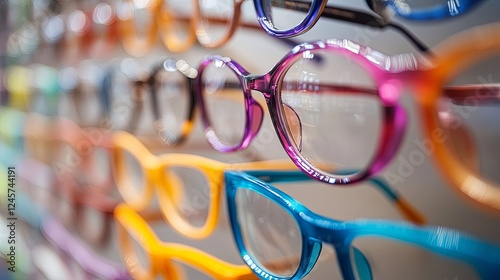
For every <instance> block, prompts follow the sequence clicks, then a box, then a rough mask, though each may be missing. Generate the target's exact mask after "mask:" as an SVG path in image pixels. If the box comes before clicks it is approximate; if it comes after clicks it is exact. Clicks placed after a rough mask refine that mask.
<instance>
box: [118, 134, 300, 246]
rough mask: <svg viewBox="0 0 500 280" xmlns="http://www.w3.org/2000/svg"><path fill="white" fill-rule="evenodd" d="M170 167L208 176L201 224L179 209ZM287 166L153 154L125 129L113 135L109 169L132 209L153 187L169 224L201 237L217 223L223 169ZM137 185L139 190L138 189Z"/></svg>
mask: <svg viewBox="0 0 500 280" xmlns="http://www.w3.org/2000/svg"><path fill="white" fill-rule="evenodd" d="M125 153H128V154H129V155H131V156H132V157H133V159H134V160H135V161H137V163H138V164H139V165H140V168H141V172H142V174H143V181H142V186H134V185H133V183H132V180H130V176H131V175H130V171H129V170H128V169H127V166H126V165H125V164H126V163H125V162H126V160H125ZM174 167H185V168H190V169H195V170H196V171H198V172H200V173H202V174H203V175H204V176H205V178H206V180H208V188H209V190H208V193H207V194H204V195H206V196H207V199H208V200H209V204H208V205H209V209H208V216H207V218H206V221H205V223H204V224H203V225H202V226H199V227H198V226H194V225H191V224H190V223H189V222H188V221H186V220H185V219H184V218H183V217H182V214H181V213H180V211H179V210H180V209H182V205H179V204H180V202H179V199H180V198H181V197H183V196H184V190H183V189H182V188H181V186H182V182H180V181H179V180H180V178H178V176H176V175H175V173H174V172H173V171H171V169H172V168H174ZM269 168H272V169H290V168H294V169H295V167H294V166H293V164H292V163H291V162H290V161H289V160H277V161H264V162H251V163H238V164H227V163H222V162H218V161H215V160H211V159H208V158H204V157H201V156H196V155H191V154H175V153H166V154H162V155H159V156H156V155H153V154H152V153H151V152H150V151H149V150H148V149H147V148H146V147H145V146H144V145H143V144H142V143H141V141H140V140H139V139H137V138H136V137H135V136H134V135H132V134H130V133H127V132H115V133H114V135H113V173H114V179H115V182H116V186H117V187H118V190H119V192H120V194H121V195H122V197H123V199H124V200H125V202H126V203H127V204H128V205H129V206H130V207H132V208H133V209H134V210H136V211H142V210H144V209H146V208H147V207H148V206H149V205H150V204H151V202H152V200H153V196H154V193H155V190H156V194H157V195H158V201H159V202H160V208H161V210H162V213H163V214H164V217H165V219H166V220H167V221H169V223H170V224H171V225H172V227H173V228H174V229H175V230H176V231H178V232H179V233H181V234H182V235H184V236H188V237H190V238H197V239H200V238H204V237H206V236H208V235H210V234H211V233H212V232H213V231H214V229H215V226H216V225H217V222H218V217H219V211H220V198H221V192H222V184H223V182H222V179H223V172H224V170H226V169H244V170H247V169H250V170H252V169H259V170H260V169H269ZM138 189H140V190H138Z"/></svg>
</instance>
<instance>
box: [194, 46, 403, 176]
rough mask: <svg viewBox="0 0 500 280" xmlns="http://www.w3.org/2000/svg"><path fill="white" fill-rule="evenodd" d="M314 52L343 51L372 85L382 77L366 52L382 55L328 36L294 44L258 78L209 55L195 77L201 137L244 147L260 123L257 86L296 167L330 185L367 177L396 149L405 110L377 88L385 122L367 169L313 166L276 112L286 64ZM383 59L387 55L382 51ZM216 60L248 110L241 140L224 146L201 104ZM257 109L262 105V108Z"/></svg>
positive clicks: (215, 144)
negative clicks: (335, 170)
mask: <svg viewBox="0 0 500 280" xmlns="http://www.w3.org/2000/svg"><path fill="white" fill-rule="evenodd" d="M314 50H326V51H329V52H333V53H340V54H342V55H349V56H350V58H352V59H353V60H354V61H355V62H357V63H358V64H360V65H361V66H363V67H364V68H365V70H367V72H368V73H369V74H370V75H371V77H372V78H373V80H374V83H375V85H376V86H377V87H380V83H377V81H379V80H381V79H382V78H383V77H382V75H383V73H381V71H380V70H379V66H378V65H376V64H375V63H372V62H371V61H370V60H369V56H370V55H373V54H374V55H377V56H381V54H380V53H379V52H377V51H374V50H372V49H370V48H367V47H362V46H360V45H358V44H356V43H353V42H351V41H349V40H336V39H332V40H322V41H317V42H312V43H303V44H301V45H298V46H296V47H295V48H293V49H292V50H291V51H290V52H289V53H288V54H287V55H286V56H284V57H283V58H282V59H281V60H280V61H279V62H278V63H277V64H276V65H275V66H274V67H273V68H272V70H271V71H269V72H268V73H267V74H264V75H261V76H259V75H253V74H249V73H248V71H246V70H245V69H244V68H243V67H242V66H241V65H240V64H238V63H237V62H236V61H234V60H232V59H230V58H228V57H222V56H218V55H212V56H208V57H206V58H205V59H204V60H203V61H202V62H201V64H200V67H199V68H198V70H199V71H198V72H199V75H198V77H197V80H196V82H195V83H196V97H197V102H198V106H199V108H200V111H201V118H202V124H203V126H204V132H205V138H206V139H207V140H208V142H209V143H210V144H211V145H212V147H213V148H215V149H216V150H218V151H220V152H223V153H228V152H234V151H238V150H243V149H245V148H247V147H248V145H249V144H250V143H251V141H252V140H253V139H254V137H255V136H256V135H257V133H258V131H259V129H260V125H261V123H262V118H261V119H260V120H258V121H260V123H256V122H255V121H254V114H255V111H254V107H253V106H254V105H255V106H258V107H260V104H259V103H258V102H257V101H256V100H254V99H253V97H252V95H251V93H250V90H257V91H260V92H261V93H262V94H263V95H264V97H265V99H266V102H267V107H268V111H269V114H270V116H271V120H272V122H273V125H274V128H275V130H276V134H277V136H278V139H279V140H280V142H281V144H282V147H283V148H284V150H285V152H286V153H287V154H288V156H289V157H290V159H292V161H293V162H295V164H296V165H297V167H299V168H300V169H301V170H303V171H304V172H306V173H307V174H309V175H310V176H311V177H313V178H314V179H316V180H319V181H323V182H326V183H329V184H350V183H355V182H358V181H361V180H364V179H366V178H367V177H369V176H372V175H374V174H376V173H378V172H380V171H381V170H382V169H383V168H384V167H385V166H386V165H387V164H388V163H389V162H390V161H391V159H392V157H393V155H394V154H395V153H396V151H397V150H398V148H399V145H400V144H401V142H402V141H401V139H402V137H403V135H404V131H405V127H406V114H405V110H404V108H403V107H402V105H401V104H399V103H398V102H397V100H391V99H390V98H386V97H384V95H381V94H380V92H379V95H378V96H377V98H378V99H379V100H380V102H381V108H382V110H383V113H384V114H382V116H381V118H382V121H383V123H384V125H383V126H382V130H381V132H380V135H379V141H378V148H377V150H376V153H375V155H374V156H373V157H372V159H370V161H368V162H367V164H366V166H365V168H364V169H363V170H359V172H356V173H354V174H351V175H333V174H330V173H328V172H326V171H323V170H321V169H319V168H317V167H315V166H314V164H312V163H311V162H309V161H308V160H307V159H306V158H305V157H304V156H302V155H301V153H300V152H299V151H298V149H297V147H295V145H294V144H293V141H292V139H290V137H291V136H289V135H288V134H287V131H286V130H285V120H284V119H283V116H282V114H281V113H280V112H281V105H280V104H281V101H280V100H281V93H280V92H279V91H278V89H279V88H280V87H279V85H280V83H281V79H282V78H283V75H284V73H286V71H287V70H288V69H289V67H290V66H291V65H292V64H293V63H294V62H295V61H296V60H298V59H300V58H301V57H302V53H304V52H307V51H314ZM382 58H383V59H386V57H385V56H383V55H382ZM387 58H388V57H387ZM216 60H217V61H222V62H223V63H224V64H225V65H226V66H228V67H229V68H230V69H231V70H232V72H233V73H234V74H236V76H237V78H238V79H239V81H240V83H241V86H242V89H243V94H244V99H245V108H247V110H246V111H245V114H246V116H245V117H246V119H245V128H244V133H243V137H242V140H241V142H240V143H238V144H235V145H232V146H229V145H226V144H224V143H223V142H221V141H220V140H219V139H218V138H217V135H216V134H215V132H214V130H213V128H212V126H211V123H210V120H209V118H208V112H207V109H206V107H205V105H204V104H205V103H204V97H203V96H204V94H203V92H204V90H203V86H202V81H203V75H204V70H205V69H206V67H207V66H208V65H209V64H211V63H213V61H216ZM257 80H260V81H265V82H264V83H266V85H260V86H255V85H254V86H253V87H254V88H250V87H249V84H251V83H253V82H254V81H257ZM254 84H255V83H254ZM256 87H259V88H256ZM248 108H252V109H251V111H249V110H248ZM260 109H262V108H261V107H260Z"/></svg>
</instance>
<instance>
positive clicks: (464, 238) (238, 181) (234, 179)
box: [225, 171, 500, 279]
mask: <svg viewBox="0 0 500 280" xmlns="http://www.w3.org/2000/svg"><path fill="white" fill-rule="evenodd" d="M225 180H226V199H227V205H228V213H229V219H230V223H231V230H232V232H233V236H234V238H235V241H236V244H237V247H238V249H239V251H240V255H241V256H242V258H243V260H244V261H245V262H246V263H247V264H249V261H248V260H249V259H250V260H251V261H252V263H253V264H255V265H256V267H254V268H252V270H253V271H254V272H255V273H257V274H259V273H258V271H261V272H262V271H265V272H267V271H266V270H265V268H263V267H261V266H260V265H259V263H258V262H256V261H255V260H252V256H251V255H250V254H249V253H248V251H247V250H246V248H245V245H244V242H243V237H242V236H243V235H242V230H241V228H240V227H239V225H238V217H237V206H236V191H237V190H238V189H247V190H248V189H249V190H251V191H253V192H255V193H256V194H258V195H261V196H263V197H265V198H267V199H269V200H270V201H272V202H273V203H275V204H277V205H278V206H281V207H282V208H283V209H284V210H285V211H286V212H288V213H290V214H291V215H292V216H293V218H294V219H295V221H296V223H297V225H298V227H299V229H300V232H301V235H302V244H303V249H302V256H301V263H300V265H299V269H298V270H297V272H296V273H295V274H294V275H293V276H292V277H291V278H290V279H295V277H297V276H298V277H299V279H300V278H302V277H304V276H305V275H306V274H307V273H308V272H309V271H310V269H311V268H312V267H309V266H310V263H311V262H312V263H313V264H314V263H315V261H314V260H315V259H314V258H316V260H317V258H318V257H319V252H317V251H316V250H317V249H315V248H314V247H313V246H315V245H316V246H317V244H315V243H318V242H319V243H320V244H321V243H322V242H324V241H320V240H322V239H324V238H326V236H325V237H320V236H319V235H322V234H321V233H318V232H319V231H318V229H319V228H322V229H329V230H336V231H337V230H338V231H339V232H337V233H336V236H338V237H336V238H337V239H338V240H337V242H338V245H340V246H341V247H345V246H347V248H343V249H342V248H340V249H337V248H336V251H337V255H338V256H337V257H338V258H339V266H341V270H342V273H343V275H344V277H347V278H346V279H355V277H354V272H353V271H352V267H351V266H349V265H347V266H346V265H345V264H346V262H343V261H342V260H341V259H340V258H342V257H344V258H347V259H348V260H349V262H350V257H349V250H346V249H349V248H348V247H349V244H351V242H352V240H354V239H355V238H357V237H362V236H370V235H371V236H379V237H381V238H384V237H385V238H390V239H392V240H396V241H398V240H399V241H402V242H405V243H409V244H414V245H417V246H420V247H422V248H424V249H426V250H429V251H430V252H432V253H436V254H438V255H444V256H448V257H450V258H453V259H456V260H458V261H462V262H464V263H467V264H469V265H470V266H471V267H472V268H474V269H475V270H476V272H477V273H478V274H479V275H481V276H485V275H494V274H491V273H495V270H498V267H499V264H500V246H499V245H494V244H491V243H488V242H487V241H484V240H481V239H478V238H476V237H473V236H471V235H468V234H465V233H462V232H460V231H457V230H454V229H450V228H443V227H436V226H424V227H418V226H415V225H412V224H409V223H406V222H393V221H387V220H379V219H360V220H352V221H339V220H334V219H331V218H327V217H324V216H321V215H319V214H316V213H314V212H312V211H311V210H309V209H308V208H307V207H306V206H304V205H303V204H301V203H300V202H298V201H297V200H296V199H294V198H293V197H291V196H289V195H288V194H286V193H285V192H283V191H281V190H280V189H278V188H275V187H273V186H272V185H271V184H270V183H267V182H264V181H262V180H260V179H258V178H255V177H253V176H251V175H248V174H246V173H244V172H237V171H228V172H226V173H225ZM329 236H330V235H329ZM438 236H440V237H446V236H447V237H448V238H451V239H453V240H454V241H456V246H453V247H450V246H447V245H446V244H443V243H441V242H440V241H438V239H440V238H439V237H438ZM347 241H349V242H347ZM331 242H333V241H331ZM328 243H330V242H328ZM332 244H336V243H332ZM320 246H321V245H320ZM320 248H321V247H320ZM304 252H306V253H304ZM341 252H343V253H344V254H342V253H341ZM346 252H347V254H345V253H346ZM311 258H313V259H312V260H311ZM347 259H346V260H347ZM267 273H269V272H267ZM270 274H271V273H270ZM275 277H278V278H279V276H275ZM485 279H488V278H487V277H486V278H485Z"/></svg>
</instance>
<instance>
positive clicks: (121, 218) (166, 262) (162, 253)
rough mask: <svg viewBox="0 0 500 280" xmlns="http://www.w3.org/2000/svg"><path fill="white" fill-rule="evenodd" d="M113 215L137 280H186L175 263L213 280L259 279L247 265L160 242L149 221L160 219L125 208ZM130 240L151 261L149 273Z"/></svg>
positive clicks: (123, 249)
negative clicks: (138, 245) (186, 266)
mask: <svg viewBox="0 0 500 280" xmlns="http://www.w3.org/2000/svg"><path fill="white" fill-rule="evenodd" d="M114 215H115V220H116V226H117V229H118V239H119V241H120V250H121V253H122V257H123V260H124V263H125V266H126V267H127V269H128V270H129V272H130V274H131V275H132V277H133V278H134V279H138V280H149V279H152V278H154V276H156V275H162V276H163V277H164V279H183V278H182V277H181V276H182V272H181V267H179V266H178V265H176V264H175V263H173V262H172V261H180V262H182V263H184V264H187V265H189V266H191V267H193V268H196V269H197V270H199V271H202V272H204V273H205V274H207V275H209V276H211V277H212V278H213V279H258V277H257V276H256V275H255V274H254V273H253V272H252V270H251V269H250V268H249V267H248V266H246V265H234V264H230V263H228V262H225V261H222V260H220V259H217V258H215V257H213V256H211V255H209V254H207V253H205V252H203V251H201V250H199V249H196V248H193V247H190V246H186V245H183V244H178V243H164V242H162V241H160V240H159V238H158V237H157V236H156V234H155V233H154V232H153V231H152V229H151V228H150V227H149V225H148V224H147V221H155V220H158V219H160V220H161V215H154V213H152V214H143V215H140V214H139V213H137V212H135V211H134V210H133V209H132V208H130V207H129V206H127V205H125V204H120V205H118V206H117V207H116V209H115V213H114ZM141 216H144V217H141ZM131 238H134V239H135V241H136V242H137V243H139V244H140V245H141V247H142V248H143V249H144V251H145V252H146V253H147V254H148V257H149V258H150V260H151V265H150V267H149V269H147V268H141V267H139V266H137V263H140V262H139V260H138V259H137V255H136V254H135V253H134V249H133V245H132V240H131Z"/></svg>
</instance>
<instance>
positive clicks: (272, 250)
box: [236, 189, 302, 277]
mask: <svg viewBox="0 0 500 280" xmlns="http://www.w3.org/2000/svg"><path fill="white" fill-rule="evenodd" d="M236 207H237V216H238V224H239V226H240V230H241V234H242V238H243V242H244V245H245V248H246V250H247V252H248V253H249V254H250V255H251V256H252V258H253V260H254V261H256V262H257V263H259V265H260V266H261V267H262V268H263V269H266V270H267V271H268V272H269V273H271V274H273V275H276V276H278V277H290V276H292V275H294V274H295V272H296V271H297V269H298V267H299V262H300V258H301V254H302V236H301V232H300V229H299V226H298V224H297V222H296V221H295V219H294V217H293V216H292V215H291V214H290V213H288V212H287V211H286V210H285V209H283V208H282V207H281V206H279V205H278V204H276V203H275V202H273V201H271V200H269V199H267V198H266V197H264V196H262V195H260V194H258V193H256V192H254V191H251V190H248V189H238V191H237V193H236Z"/></svg>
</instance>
